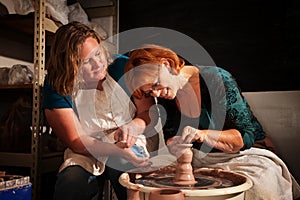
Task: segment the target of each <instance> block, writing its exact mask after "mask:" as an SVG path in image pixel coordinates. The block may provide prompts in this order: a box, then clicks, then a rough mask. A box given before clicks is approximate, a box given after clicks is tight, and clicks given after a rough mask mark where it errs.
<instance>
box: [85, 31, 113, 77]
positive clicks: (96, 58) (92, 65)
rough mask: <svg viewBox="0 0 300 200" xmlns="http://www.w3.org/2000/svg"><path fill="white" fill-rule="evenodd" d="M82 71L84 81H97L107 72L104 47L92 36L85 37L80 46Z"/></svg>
mask: <svg viewBox="0 0 300 200" xmlns="http://www.w3.org/2000/svg"><path fill="white" fill-rule="evenodd" d="M81 59H82V64H81V67H82V72H83V79H84V80H85V81H86V82H93V81H99V80H102V79H104V78H105V76H106V74H107V71H106V69H107V65H108V63H107V58H106V54H105V52H104V49H103V48H102V47H101V45H99V43H98V42H97V40H95V39H94V38H92V37H89V38H87V39H86V41H85V42H84V43H83V46H82V53H81Z"/></svg>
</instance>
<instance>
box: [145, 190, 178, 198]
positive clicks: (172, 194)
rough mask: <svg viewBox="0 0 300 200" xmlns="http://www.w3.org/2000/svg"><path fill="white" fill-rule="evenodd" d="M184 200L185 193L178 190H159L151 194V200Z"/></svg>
mask: <svg viewBox="0 0 300 200" xmlns="http://www.w3.org/2000/svg"><path fill="white" fill-rule="evenodd" d="M158 199H159V200H184V193H183V192H182V191H181V190H178V189H172V188H159V189H154V190H152V191H151V192H150V194H149V200H158Z"/></svg>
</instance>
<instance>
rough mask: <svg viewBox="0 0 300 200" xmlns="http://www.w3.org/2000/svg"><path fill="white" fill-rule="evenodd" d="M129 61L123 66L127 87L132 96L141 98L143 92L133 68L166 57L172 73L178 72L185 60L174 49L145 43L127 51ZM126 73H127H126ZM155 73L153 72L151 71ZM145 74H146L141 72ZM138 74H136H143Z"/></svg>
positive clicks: (156, 61) (158, 62) (156, 62)
mask: <svg viewBox="0 0 300 200" xmlns="http://www.w3.org/2000/svg"><path fill="white" fill-rule="evenodd" d="M129 57H130V58H129V61H128V62H127V64H126V66H125V81H126V84H127V87H128V89H129V90H130V91H131V92H132V93H133V96H135V97H137V98H141V97H142V96H143V92H142V91H141V89H140V87H138V88H136V87H135V86H136V85H138V84H137V83H136V79H137V77H136V76H137V74H135V73H134V68H136V67H139V66H142V65H145V64H154V65H155V64H157V65H159V64H161V59H166V60H167V61H168V62H169V64H170V67H171V69H172V73H174V74H179V72H180V70H181V69H182V68H183V67H184V65H185V62H184V60H183V59H182V58H180V57H179V56H178V55H177V54H176V53H175V52H174V51H172V50H171V49H168V48H166V47H163V46H159V45H153V44H146V45H143V47H141V48H139V49H135V50H132V51H131V52H130V53H129ZM127 73H128V74H127ZM153 73H155V72H153ZM143 75H144V76H147V75H146V74H143ZM143 75H142V74H139V75H138V76H143Z"/></svg>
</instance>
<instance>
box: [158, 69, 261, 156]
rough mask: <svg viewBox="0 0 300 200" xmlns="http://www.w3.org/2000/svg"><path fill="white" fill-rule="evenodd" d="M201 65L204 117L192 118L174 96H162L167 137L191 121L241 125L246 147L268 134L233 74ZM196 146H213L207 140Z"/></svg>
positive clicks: (203, 125) (194, 124)
mask: <svg viewBox="0 0 300 200" xmlns="http://www.w3.org/2000/svg"><path fill="white" fill-rule="evenodd" d="M199 68H200V73H201V75H200V88H201V109H202V110H201V115H200V118H197V119H195V118H189V117H187V116H184V115H183V114H181V113H180V111H179V110H178V108H177V106H176V104H175V101H174V100H166V99H159V100H158V103H159V104H161V105H162V106H163V107H164V109H165V113H164V112H163V114H162V118H163V120H162V121H163V123H164V122H165V123H164V136H165V140H167V139H168V138H170V137H173V136H174V135H180V134H181V132H182V129H183V128H184V127H185V126H187V125H189V126H192V127H195V128H200V129H215V130H228V129H237V130H238V131H239V132H240V133H241V134H242V137H243V141H244V147H243V149H248V148H250V147H252V146H253V144H254V142H255V141H256V140H260V139H264V138H265V135H266V134H265V132H264V130H263V128H262V126H261V124H260V123H259V121H258V120H257V118H256V117H255V116H254V115H253V113H252V111H251V109H250V107H249V105H248V103H247V101H246V99H245V98H244V96H243V95H242V93H241V90H240V88H239V87H238V85H237V83H236V81H235V79H234V78H233V77H232V75H231V74H230V73H229V72H228V71H226V70H224V69H222V68H220V67H215V66H199ZM203 145H204V146H203ZM194 147H195V148H198V149H199V148H201V150H203V149H205V148H206V149H207V150H211V148H210V147H205V144H199V143H195V144H194ZM213 151H217V150H216V149H213Z"/></svg>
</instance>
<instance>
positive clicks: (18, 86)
mask: <svg viewBox="0 0 300 200" xmlns="http://www.w3.org/2000/svg"><path fill="white" fill-rule="evenodd" d="M32 88H33V84H22V85H0V89H32Z"/></svg>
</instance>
